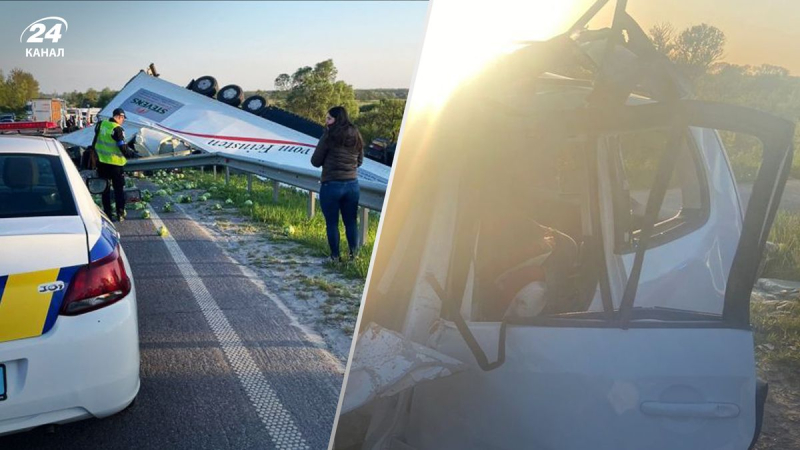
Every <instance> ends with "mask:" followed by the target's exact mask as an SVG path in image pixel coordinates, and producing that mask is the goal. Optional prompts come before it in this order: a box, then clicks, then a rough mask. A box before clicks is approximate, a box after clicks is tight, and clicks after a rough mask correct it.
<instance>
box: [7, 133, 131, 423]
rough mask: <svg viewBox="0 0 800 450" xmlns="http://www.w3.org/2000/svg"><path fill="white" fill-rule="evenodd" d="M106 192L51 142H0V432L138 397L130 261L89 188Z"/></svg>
mask: <svg viewBox="0 0 800 450" xmlns="http://www.w3.org/2000/svg"><path fill="white" fill-rule="evenodd" d="M87 184H88V189H87ZM105 186H106V181H105V180H99V179H91V180H89V181H88V183H86V184H85V183H84V181H83V180H82V178H81V176H80V174H79V173H78V171H77V169H76V168H75V166H74V165H73V163H72V162H71V161H70V159H69V156H68V155H67V153H66V151H65V150H64V148H63V147H62V146H61V144H60V143H59V142H57V141H55V140H53V139H46V138H40V137H22V136H16V137H9V136H4V137H0V435H3V434H7V433H11V432H16V431H22V430H27V429H30V428H33V427H36V426H40V425H46V424H60V423H65V422H70V421H73V420H79V419H83V418H89V417H98V418H101V417H105V416H109V415H111V414H114V413H117V412H119V411H121V410H123V409H125V408H126V407H127V406H128V405H129V404H131V402H132V401H133V400H134V398H135V397H136V394H137V393H138V391H139V336H138V327H137V316H136V290H135V288H134V283H133V278H132V275H131V269H130V265H129V264H128V260H127V258H126V257H125V252H124V251H123V249H122V247H121V246H120V242H119V234H118V233H117V231H116V230H115V229H114V227H113V226H112V224H111V222H110V221H109V220H108V218H107V217H106V216H105V215H104V214H103V213H102V212H101V211H100V210H99V209H98V208H97V206H96V205H95V203H94V201H93V199H92V196H91V194H90V192H89V190H91V191H92V192H94V193H99V192H102V191H103V190H104V189H105Z"/></svg>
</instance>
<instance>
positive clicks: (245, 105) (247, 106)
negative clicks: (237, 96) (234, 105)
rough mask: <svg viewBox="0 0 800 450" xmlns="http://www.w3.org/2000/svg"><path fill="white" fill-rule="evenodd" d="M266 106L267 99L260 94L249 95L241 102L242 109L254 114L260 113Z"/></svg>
mask: <svg viewBox="0 0 800 450" xmlns="http://www.w3.org/2000/svg"><path fill="white" fill-rule="evenodd" d="M266 107H267V99H265V98H264V97H262V96H260V95H251V96H250V97H247V98H246V99H245V101H244V102H242V109H243V110H245V111H247V112H249V113H253V114H255V115H259V114H261V112H262V111H263V110H264V108H266Z"/></svg>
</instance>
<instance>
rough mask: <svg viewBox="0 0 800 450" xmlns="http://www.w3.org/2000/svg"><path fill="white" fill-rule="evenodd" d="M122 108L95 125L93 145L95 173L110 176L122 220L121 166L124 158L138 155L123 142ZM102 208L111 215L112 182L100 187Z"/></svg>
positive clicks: (123, 187)
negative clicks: (95, 162) (102, 189)
mask: <svg viewBox="0 0 800 450" xmlns="http://www.w3.org/2000/svg"><path fill="white" fill-rule="evenodd" d="M124 122H125V111H123V110H122V108H117V109H115V110H114V112H113V113H112V117H111V119H108V120H104V121H102V122H99V123H98V124H97V126H96V128H95V137H94V143H93V147H94V150H95V152H96V153H97V174H98V175H99V176H100V178H105V179H106V180H109V181H110V183H109V185H113V187H114V200H115V202H116V204H117V219H118V220H119V221H123V220H125V177H124V175H123V174H124V172H123V167H124V166H125V163H126V162H127V161H128V160H127V159H126V157H127V158H136V157H138V156H139V155H138V154H137V153H136V151H135V150H134V149H132V148H129V146H128V145H127V144H126V143H125V131H124V130H123V129H122V124H123V123H124ZM103 211H105V213H106V215H107V216H108V217H109V218H111V217H112V216H111V186H107V187H106V190H105V191H103Z"/></svg>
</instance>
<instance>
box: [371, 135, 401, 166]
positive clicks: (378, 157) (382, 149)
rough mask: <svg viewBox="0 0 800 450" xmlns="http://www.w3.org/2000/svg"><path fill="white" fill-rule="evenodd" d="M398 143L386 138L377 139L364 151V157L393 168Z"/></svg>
mask: <svg viewBox="0 0 800 450" xmlns="http://www.w3.org/2000/svg"><path fill="white" fill-rule="evenodd" d="M396 146H397V143H395V142H390V141H389V139H386V138H375V139H373V140H372V142H370V144H369V145H368V146H367V148H365V149H364V156H365V157H367V158H369V159H372V160H375V161H378V162H381V163H384V164H386V165H387V166H391V165H392V162H393V161H394V150H395V147H396Z"/></svg>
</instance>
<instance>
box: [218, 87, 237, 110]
mask: <svg viewBox="0 0 800 450" xmlns="http://www.w3.org/2000/svg"><path fill="white" fill-rule="evenodd" d="M243 99H244V92H243V91H242V88H240V87H239V86H237V85H235V84H229V85H227V86H225V87H223V88H222V89H220V90H219V92H217V100H219V101H221V102H222V103H225V104H227V105H231V106H239V105H240V104H241V103H242V100H243Z"/></svg>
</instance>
